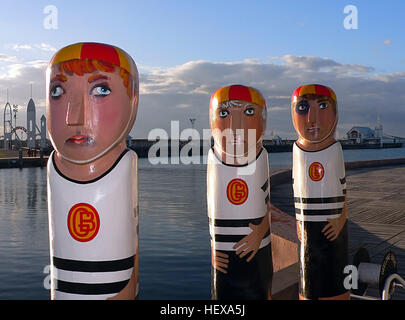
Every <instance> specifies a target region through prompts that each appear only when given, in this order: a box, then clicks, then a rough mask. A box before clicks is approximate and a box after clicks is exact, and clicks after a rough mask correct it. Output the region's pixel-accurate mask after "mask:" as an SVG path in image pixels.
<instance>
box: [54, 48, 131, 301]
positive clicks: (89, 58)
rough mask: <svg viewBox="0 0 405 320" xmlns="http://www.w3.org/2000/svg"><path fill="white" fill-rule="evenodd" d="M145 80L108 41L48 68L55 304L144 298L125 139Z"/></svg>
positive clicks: (67, 51)
mask: <svg viewBox="0 0 405 320" xmlns="http://www.w3.org/2000/svg"><path fill="white" fill-rule="evenodd" d="M138 79H139V77H138V71H137V68H136V65H135V62H134V61H133V60H132V58H131V57H130V56H129V55H128V54H127V53H125V52H124V51H123V50H121V49H119V48H117V47H114V46H110V45H106V44H100V43H77V44H73V45H70V46H67V47H65V48H63V49H61V50H59V51H58V52H57V53H56V54H55V55H54V56H53V58H52V60H51V62H50V63H49V66H48V70H47V121H48V128H49V135H50V138H51V140H52V144H53V147H54V149H55V151H54V152H53V153H52V154H51V156H50V158H49V161H48V169H47V170H48V218H49V239H50V258H51V298H52V299H107V298H111V299H134V298H136V296H137V293H138V254H137V252H138V212H137V211H138V209H137V205H138V186H137V155H136V154H135V152H133V151H131V150H129V149H127V146H126V137H127V136H128V134H129V132H130V130H131V128H132V126H133V124H134V121H135V118H136V112H137V108H138V95H139V93H138V91H139V90H138V81H139V80H138Z"/></svg>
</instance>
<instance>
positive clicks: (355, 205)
mask: <svg viewBox="0 0 405 320" xmlns="http://www.w3.org/2000/svg"><path fill="white" fill-rule="evenodd" d="M346 173H347V201H348V202H347V203H348V216H349V221H348V223H349V262H350V263H351V262H352V259H353V256H354V254H355V253H356V252H357V250H358V249H359V248H360V247H364V248H366V249H367V250H368V252H369V254H370V258H371V262H372V263H378V264H380V263H381V262H382V260H383V257H384V255H385V253H386V252H388V251H393V252H394V253H395V255H396V257H397V260H398V274H400V275H401V276H402V277H404V278H405V166H398V167H380V168H368V169H358V170H348V171H347V172H346ZM271 201H272V204H273V205H275V206H276V207H277V208H279V209H281V210H282V211H284V212H286V213H288V214H290V215H291V216H295V213H294V202H293V191H292V185H291V183H285V184H280V185H277V186H275V187H274V188H272V190H271ZM366 294H367V295H371V296H374V297H377V296H378V291H377V290H376V289H373V288H370V289H368V291H367V292H366ZM393 298H394V299H395V300H396V299H401V300H404V299H405V290H402V289H401V288H397V289H396V291H395V294H394V296H393Z"/></svg>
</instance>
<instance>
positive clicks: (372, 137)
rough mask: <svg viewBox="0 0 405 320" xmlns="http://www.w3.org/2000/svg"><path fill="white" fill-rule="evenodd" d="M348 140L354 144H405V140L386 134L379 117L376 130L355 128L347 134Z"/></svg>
mask: <svg viewBox="0 0 405 320" xmlns="http://www.w3.org/2000/svg"><path fill="white" fill-rule="evenodd" d="M346 136H347V140H349V141H350V142H351V143H353V144H359V143H360V144H379V145H380V146H383V145H384V144H390V143H404V142H405V138H401V137H396V136H392V135H387V134H384V130H383V126H382V124H381V123H380V118H379V117H378V121H377V125H376V127H375V130H372V129H371V128H369V127H358V126H357V127H353V128H351V129H350V130H349V131H348V132H347V133H346Z"/></svg>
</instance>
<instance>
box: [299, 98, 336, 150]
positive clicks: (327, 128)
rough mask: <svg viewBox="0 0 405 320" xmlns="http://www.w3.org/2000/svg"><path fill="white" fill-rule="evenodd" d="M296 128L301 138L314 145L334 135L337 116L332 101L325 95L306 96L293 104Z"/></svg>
mask: <svg viewBox="0 0 405 320" xmlns="http://www.w3.org/2000/svg"><path fill="white" fill-rule="evenodd" d="M291 111H292V118H293V124H294V128H295V130H296V131H297V133H298V135H299V136H300V138H302V139H304V140H307V141H309V142H312V143H317V142H321V141H323V140H325V139H327V138H329V137H330V136H331V135H334V133H335V129H336V124H337V114H336V105H335V103H334V101H333V100H332V99H330V98H329V97H327V96H323V95H304V96H301V97H297V99H296V101H294V102H293V103H292V110H291Z"/></svg>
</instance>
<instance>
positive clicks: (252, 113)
mask: <svg viewBox="0 0 405 320" xmlns="http://www.w3.org/2000/svg"><path fill="white" fill-rule="evenodd" d="M245 114H246V115H248V116H252V115H254V114H255V109H253V108H247V109H246V110H245Z"/></svg>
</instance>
